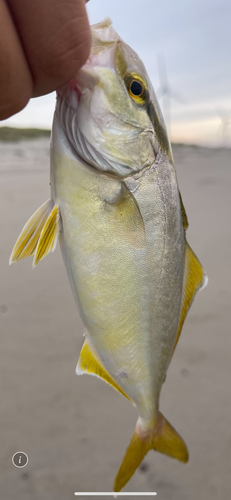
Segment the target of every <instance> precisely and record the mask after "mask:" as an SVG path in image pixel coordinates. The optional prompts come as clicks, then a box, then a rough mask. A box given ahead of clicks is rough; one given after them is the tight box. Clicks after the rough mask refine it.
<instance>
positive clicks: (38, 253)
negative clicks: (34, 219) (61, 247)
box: [33, 205, 60, 266]
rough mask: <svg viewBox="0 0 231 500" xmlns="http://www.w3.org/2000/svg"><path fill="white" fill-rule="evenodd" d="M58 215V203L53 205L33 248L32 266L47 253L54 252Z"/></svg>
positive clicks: (57, 233)
mask: <svg viewBox="0 0 231 500" xmlns="http://www.w3.org/2000/svg"><path fill="white" fill-rule="evenodd" d="M59 217H60V216H59V207H58V205H55V206H54V208H53V210H52V211H51V213H50V215H49V217H48V218H47V220H46V222H45V224H44V226H43V229H42V232H41V234H40V238H39V240H38V244H37V247H36V250H35V255H34V260H33V266H36V265H37V264H38V262H39V261H40V260H42V259H44V257H46V255H48V253H50V252H54V250H55V248H56V245H57V241H58V235H59V230H60V228H59Z"/></svg>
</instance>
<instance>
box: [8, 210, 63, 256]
mask: <svg viewBox="0 0 231 500" xmlns="http://www.w3.org/2000/svg"><path fill="white" fill-rule="evenodd" d="M59 231H60V227H59V208H58V205H55V206H54V203H53V202H52V200H47V201H46V202H45V203H44V204H43V205H42V206H41V207H40V208H38V210H36V212H35V213H34V214H33V215H32V217H30V219H29V220H28V222H27V223H26V225H25V226H24V228H23V230H22V232H21V233H20V235H19V237H18V239H17V241H16V243H15V245H14V248H13V250H12V253H11V256H10V261H9V263H10V264H12V263H13V262H18V260H20V259H23V258H24V257H29V256H30V255H34V260H33V266H36V265H37V263H38V262H39V260H41V259H43V258H44V257H45V256H46V255H47V254H48V253H49V252H51V251H52V252H53V251H54V249H55V247H56V244H57V238H58V234H59Z"/></svg>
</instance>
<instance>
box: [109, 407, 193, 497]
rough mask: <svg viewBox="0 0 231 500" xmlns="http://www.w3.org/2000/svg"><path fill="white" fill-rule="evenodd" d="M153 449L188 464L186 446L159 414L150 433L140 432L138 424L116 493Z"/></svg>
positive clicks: (118, 479) (122, 466) (115, 485)
mask: <svg viewBox="0 0 231 500" xmlns="http://www.w3.org/2000/svg"><path fill="white" fill-rule="evenodd" d="M138 422H139V420H138ZM151 449H153V450H156V451H159V452H160V453H164V454H165V455H168V456H169V457H172V458H177V459H178V460H180V461H181V462H184V463H187V462H188V450H187V447H186V444H185V443H184V441H183V439H182V438H181V437H180V435H179V434H178V432H176V430H175V429H174V428H173V427H172V426H171V424H170V423H169V422H168V421H167V420H166V419H165V418H164V416H163V415H162V413H160V412H159V414H158V421H157V422H156V424H155V426H154V428H153V429H152V430H150V431H149V432H142V431H140V430H139V425H138V423H137V426H136V430H135V433H134V435H133V437H132V440H131V442H130V444H129V446H128V449H127V451H126V454H125V457H124V459H123V462H122V464H121V466H120V468H119V470H118V473H117V476H116V478H115V482H114V491H120V490H121V489H122V488H123V487H124V486H125V484H127V482H128V481H129V479H130V478H131V477H132V476H133V474H134V472H135V471H136V469H137V467H138V466H139V465H140V463H141V462H142V460H143V458H144V457H145V455H146V454H147V452H148V451H149V450H151Z"/></svg>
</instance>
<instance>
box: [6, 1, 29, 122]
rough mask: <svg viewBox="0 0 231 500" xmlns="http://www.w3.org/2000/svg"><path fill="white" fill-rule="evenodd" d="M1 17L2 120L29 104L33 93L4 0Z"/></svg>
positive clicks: (22, 54)
mask: <svg viewBox="0 0 231 500" xmlns="http://www.w3.org/2000/svg"><path fill="white" fill-rule="evenodd" d="M0 19H1V29H0V120H4V119H6V118H8V117H9V116H11V115H13V114H14V113H17V112H18V111H20V110H21V109H22V108H24V106H25V105H26V104H27V102H28V100H29V99H30V97H31V95H32V78H31V75H30V71H29V69H28V67H27V63H26V60H25V56H24V53H23V50H22V48H21V45H20V41H19V39H18V35H17V32H16V31H15V28H14V25H13V23H12V20H11V17H10V14H9V11H8V8H7V6H6V4H5V3H4V1H3V0H0Z"/></svg>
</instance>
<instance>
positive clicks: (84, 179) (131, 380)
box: [10, 18, 208, 492]
mask: <svg viewBox="0 0 231 500" xmlns="http://www.w3.org/2000/svg"><path fill="white" fill-rule="evenodd" d="M91 34H92V47H91V53H90V56H89V58H88V60H87V62H86V64H85V65H84V66H83V67H82V68H81V69H80V70H79V72H78V73H77V74H76V75H75V77H74V78H73V79H72V80H71V81H70V82H68V83H67V84H65V85H63V86H62V87H61V88H60V89H59V90H58V91H57V101H56V109H55V113H54V120H53V126H52V133H51V161H50V164H51V170H50V184H51V196H50V199H49V200H48V201H46V202H45V203H44V204H43V205H42V206H41V207H40V208H39V209H38V210H37V211H36V212H35V213H34V214H33V215H32V217H31V218H30V219H29V221H28V222H27V223H26V225H25V226H24V228H23V229H22V232H21V233H20V235H19V237H18V239H17V241H16V244H15V246H14V248H13V251H12V253H11V256H10V263H13V262H17V261H19V260H20V259H22V258H24V257H28V256H33V266H36V265H37V264H38V262H39V261H41V260H42V259H43V258H44V257H45V256H46V255H48V254H49V253H50V252H53V251H54V250H55V248H56V245H57V241H58V240H59V243H60V247H61V251H62V255H63V260H64V263H65V266H66V270H67V274H68V277H69V281H70V285H71V289H72V292H73V294H74V297H75V300H76V303H77V306H78V309H79V313H80V316H81V318H82V321H83V324H84V326H85V328H86V331H85V340H84V344H83V347H82V350H81V352H80V356H79V360H78V364H77V367H76V373H77V375H82V374H91V375H95V376H97V377H99V378H101V379H103V380H104V381H106V382H107V383H108V384H110V385H111V386H112V387H113V388H114V389H116V390H117V391H119V392H120V393H121V394H122V395H123V396H124V397H126V398H127V399H128V400H129V401H130V402H131V403H132V404H133V405H134V406H136V408H137V410H138V414H139V418H138V420H137V423H136V427H135V432H134V435H133V437H132V439H131V442H130V444H129V446H128V448H127V451H126V453H125V456H124V459H123V461H122V464H121V466H120V468H119V470H118V473H117V475H116V478H115V482H114V491H115V492H119V491H121V489H122V488H123V487H124V486H125V485H126V484H127V482H128V481H129V480H130V478H131V477H132V475H133V474H134V472H135V471H136V469H137V467H138V466H139V464H140V463H141V462H142V460H143V458H144V457H145V455H146V453H147V452H148V451H149V450H151V449H153V450H156V451H158V452H160V453H163V454H165V455H167V456H169V457H172V458H174V459H178V460H179V461H181V462H183V463H187V461H188V450H187V446H186V444H185V442H184V440H183V439H182V438H181V436H180V435H179V434H178V432H177V431H176V430H175V429H174V427H173V426H172V425H171V424H170V423H169V422H168V420H167V419H166V418H165V417H164V415H163V414H162V413H161V412H160V410H159V399H160V393H161V388H162V385H163V382H164V380H165V378H166V373H167V369H168V367H169V364H170V361H171V359H172V356H173V353H174V351H175V348H176V345H177V342H178V340H179V337H180V333H181V330H182V326H183V323H184V320H185V318H186V315H187V312H188V310H189V308H190V306H191V304H192V301H193V299H194V297H195V295H196V293H197V291H199V290H201V289H202V288H203V287H204V286H205V285H206V284H207V281H208V279H207V276H206V273H205V272H204V270H203V268H202V265H201V264H200V262H199V260H198V259H197V257H196V255H195V254H194V252H193V250H192V249H191V247H190V246H189V244H188V242H187V239H186V231H187V227H188V219H187V215H186V211H185V208H184V205H183V201H182V198H181V194H180V191H179V187H178V183H177V177H176V171H175V168H174V161H173V155H172V149H171V145H170V141H169V138H168V134H167V130H166V127H165V123H164V120H163V116H162V113H161V110H160V107H159V104H158V101H157V98H156V96H155V93H154V89H153V86H152V83H151V80H150V78H149V76H148V73H147V71H146V69H145V66H144V64H143V62H142V61H141V59H140V57H139V56H138V55H137V53H136V52H135V51H134V50H133V49H132V48H131V47H130V46H129V45H127V44H126V43H125V42H124V41H123V40H122V39H121V37H120V36H119V35H118V33H117V32H116V31H115V30H114V28H113V26H112V21H111V20H110V19H109V18H106V19H104V20H103V21H102V22H100V23H98V24H95V25H93V26H92V27H91Z"/></svg>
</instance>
